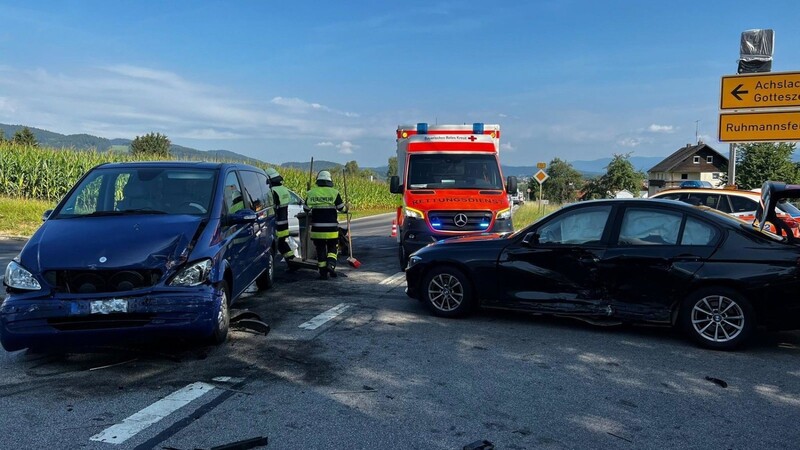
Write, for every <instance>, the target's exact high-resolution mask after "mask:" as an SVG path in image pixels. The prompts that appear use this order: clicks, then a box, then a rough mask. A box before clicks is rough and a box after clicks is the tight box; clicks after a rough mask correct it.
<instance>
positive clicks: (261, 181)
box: [239, 170, 272, 212]
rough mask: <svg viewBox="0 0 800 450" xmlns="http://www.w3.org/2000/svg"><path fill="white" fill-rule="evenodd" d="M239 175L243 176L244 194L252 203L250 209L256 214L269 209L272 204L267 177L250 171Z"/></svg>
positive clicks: (240, 172) (243, 171)
mask: <svg viewBox="0 0 800 450" xmlns="http://www.w3.org/2000/svg"><path fill="white" fill-rule="evenodd" d="M239 175H241V176H242V183H243V184H244V192H245V193H246V194H247V195H246V196H245V197H246V198H247V201H248V202H249V203H250V208H251V209H252V210H253V211H255V212H261V211H263V210H264V209H265V208H269V207H270V205H271V203H272V202H271V201H270V200H271V199H270V197H271V195H269V189H268V188H267V177H266V175H262V174H259V173H258V172H252V171H249V170H242V171H239ZM259 175H261V176H259Z"/></svg>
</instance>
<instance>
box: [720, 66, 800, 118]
mask: <svg viewBox="0 0 800 450" xmlns="http://www.w3.org/2000/svg"><path fill="white" fill-rule="evenodd" d="M790 107H800V72H771V73H758V74H749V75H726V76H723V77H722V83H721V90H720V96H719V108H720V109H757V108H790Z"/></svg>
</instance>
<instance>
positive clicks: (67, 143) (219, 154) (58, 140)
mask: <svg viewBox="0 0 800 450" xmlns="http://www.w3.org/2000/svg"><path fill="white" fill-rule="evenodd" d="M24 127H25V126H24V125H8V124H3V123H0V130H3V133H4V134H5V137H6V139H9V138H11V137H13V136H14V133H16V132H17V131H19V130H21V129H22V128H24ZM28 129H29V130H31V132H33V135H34V136H36V140H37V141H39V144H41V145H42V146H43V147H53V148H58V149H62V148H63V149H67V150H90V149H95V150H97V151H98V152H107V151H114V152H127V151H129V150H130V145H131V140H130V139H119V138H117V139H106V138H101V137H97V136H92V135H90V134H69V135H67V134H60V133H54V132H52V131H47V130H42V129H40V128H34V127H28ZM169 151H170V153H171V154H172V155H173V156H175V157H177V158H186V159H225V160H229V161H234V162H242V163H246V164H252V163H256V162H257V163H262V164H263V163H264V161H261V160H258V159H255V158H251V157H249V156H245V155H242V154H239V153H236V152H232V151H229V150H208V151H205V150H197V149H194V148H191V147H184V146H182V145H176V144H172V145H171V146H170V148H169Z"/></svg>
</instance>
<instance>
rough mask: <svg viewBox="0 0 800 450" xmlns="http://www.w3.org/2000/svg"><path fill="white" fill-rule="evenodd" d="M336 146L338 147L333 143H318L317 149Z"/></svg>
mask: <svg viewBox="0 0 800 450" xmlns="http://www.w3.org/2000/svg"><path fill="white" fill-rule="evenodd" d="M335 145H336V144H334V143H333V142H331V141H325V142H317V147H333V146H335Z"/></svg>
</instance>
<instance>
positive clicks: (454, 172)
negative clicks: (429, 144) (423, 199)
mask: <svg viewBox="0 0 800 450" xmlns="http://www.w3.org/2000/svg"><path fill="white" fill-rule="evenodd" d="M434 188H439V189H503V180H502V179H501V177H500V170H499V168H498V166H497V158H495V156H494V155H492V154H485V155H476V154H412V155H411V156H410V157H409V163H408V189H434Z"/></svg>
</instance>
